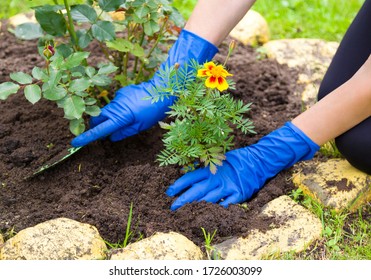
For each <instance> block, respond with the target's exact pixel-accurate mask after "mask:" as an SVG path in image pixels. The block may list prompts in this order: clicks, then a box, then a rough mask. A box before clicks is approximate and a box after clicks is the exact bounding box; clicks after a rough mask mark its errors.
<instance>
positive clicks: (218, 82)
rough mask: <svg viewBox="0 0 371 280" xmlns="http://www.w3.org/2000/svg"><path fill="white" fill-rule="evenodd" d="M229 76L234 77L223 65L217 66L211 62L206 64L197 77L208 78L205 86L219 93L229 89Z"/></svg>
mask: <svg viewBox="0 0 371 280" xmlns="http://www.w3.org/2000/svg"><path fill="white" fill-rule="evenodd" d="M227 76H233V75H232V74H230V73H228V71H227V70H225V69H224V67H223V65H215V63H214V62H212V61H210V62H207V63H205V64H204V68H202V69H200V70H198V72H197V77H207V79H206V81H205V86H206V87H208V88H217V89H218V90H219V91H223V90H226V89H228V87H229V85H228V82H227V80H226V77H227Z"/></svg>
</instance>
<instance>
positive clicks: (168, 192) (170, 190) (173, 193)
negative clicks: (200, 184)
mask: <svg viewBox="0 0 371 280" xmlns="http://www.w3.org/2000/svg"><path fill="white" fill-rule="evenodd" d="M165 193H166V194H167V195H168V196H174V195H175V190H174V189H173V188H172V185H171V186H170V187H169V188H168V189H167V190H166V192H165Z"/></svg>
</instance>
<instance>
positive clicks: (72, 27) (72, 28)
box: [63, 0, 79, 50]
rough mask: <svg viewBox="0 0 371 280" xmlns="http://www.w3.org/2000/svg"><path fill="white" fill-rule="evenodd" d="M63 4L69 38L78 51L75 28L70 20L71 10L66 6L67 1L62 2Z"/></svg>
mask: <svg viewBox="0 0 371 280" xmlns="http://www.w3.org/2000/svg"><path fill="white" fill-rule="evenodd" d="M63 2H64V6H65V8H66V12H67V18H68V32H69V33H70V36H71V38H72V43H73V44H74V47H75V49H76V50H78V49H79V46H78V44H77V42H78V39H77V35H76V32H75V27H74V25H73V20H72V16H71V8H70V5H69V4H68V0H63Z"/></svg>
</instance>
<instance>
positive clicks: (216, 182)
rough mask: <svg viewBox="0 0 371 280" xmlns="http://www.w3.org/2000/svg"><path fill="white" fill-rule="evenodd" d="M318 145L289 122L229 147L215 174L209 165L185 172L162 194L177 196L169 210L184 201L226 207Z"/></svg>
mask: <svg viewBox="0 0 371 280" xmlns="http://www.w3.org/2000/svg"><path fill="white" fill-rule="evenodd" d="M318 149H319V146H318V145H317V144H316V143H314V142H313V141H312V140H311V139H309V138H308V137H307V136H306V135H305V134H304V133H303V132H302V131H301V130H300V129H299V128H297V127H296V126H294V125H293V124H292V123H291V122H288V123H286V124H285V125H284V126H283V127H281V128H279V129H277V130H275V131H273V132H272V133H270V134H268V135H267V136H265V137H263V138H262V139H261V140H260V141H259V142H258V143H257V144H254V145H251V146H248V147H246V148H241V149H237V150H233V151H230V152H228V153H227V154H226V160H225V161H223V165H222V166H220V167H218V170H217V172H216V174H215V175H213V174H212V173H211V172H210V171H209V168H207V167H205V168H200V169H197V170H195V171H193V172H191V173H187V174H185V175H183V176H182V177H181V178H179V179H178V180H177V181H175V183H174V184H173V185H171V186H170V187H169V188H168V190H167V191H166V194H167V195H169V196H174V195H177V194H179V193H181V192H183V191H185V192H183V193H182V194H181V196H180V197H179V198H177V199H176V200H175V202H174V203H173V204H172V206H171V210H176V209H178V208H179V207H182V206H183V205H184V204H186V203H191V202H193V201H207V202H212V203H219V204H220V205H222V206H224V207H227V206H228V205H229V204H234V203H241V202H244V201H246V200H248V199H249V198H251V197H252V195H253V194H254V193H256V192H257V191H258V190H259V189H260V188H261V187H262V186H263V185H264V183H265V182H266V181H267V180H268V179H269V178H272V177H273V176H275V175H276V174H277V173H278V172H280V171H281V170H283V169H285V168H289V167H291V166H292V165H294V164H295V163H296V162H298V161H300V160H305V159H310V158H312V157H313V155H314V154H315V152H316V151H317V150H318Z"/></svg>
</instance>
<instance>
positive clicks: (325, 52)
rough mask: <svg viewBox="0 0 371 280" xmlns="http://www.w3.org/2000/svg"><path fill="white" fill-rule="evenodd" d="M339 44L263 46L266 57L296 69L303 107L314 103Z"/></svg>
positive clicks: (279, 43)
mask: <svg viewBox="0 0 371 280" xmlns="http://www.w3.org/2000/svg"><path fill="white" fill-rule="evenodd" d="M338 46H339V44H338V43H337V42H327V41H324V40H320V39H283V40H272V41H270V42H268V43H266V44H264V46H263V51H264V52H265V53H266V54H267V56H268V57H271V58H275V59H276V60H277V61H278V62H279V63H281V64H287V65H288V66H289V67H292V68H296V69H298V70H299V73H300V74H299V79H298V82H297V83H298V85H299V88H300V92H297V94H299V95H301V97H302V100H303V102H304V104H305V105H306V107H310V106H312V105H313V104H314V103H315V102H316V101H317V94H318V89H319V86H320V83H321V81H322V79H323V76H324V75H325V73H326V71H327V68H328V66H329V65H330V62H331V60H332V57H333V56H334V54H335V52H336V50H337V48H338Z"/></svg>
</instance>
